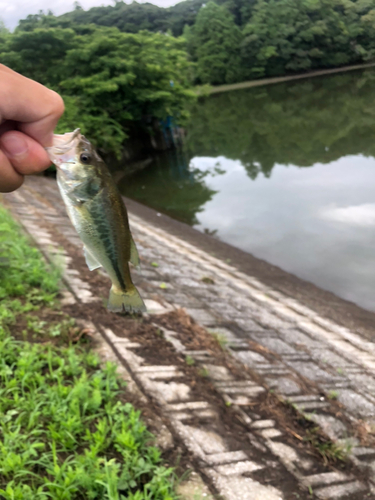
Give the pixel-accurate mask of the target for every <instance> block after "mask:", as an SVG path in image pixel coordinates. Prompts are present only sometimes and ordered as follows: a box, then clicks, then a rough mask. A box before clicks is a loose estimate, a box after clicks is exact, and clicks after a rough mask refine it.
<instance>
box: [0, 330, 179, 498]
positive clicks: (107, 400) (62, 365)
mask: <svg viewBox="0 0 375 500" xmlns="http://www.w3.org/2000/svg"><path fill="white" fill-rule="evenodd" d="M115 369H116V368H115V366H114V365H111V364H108V365H107V366H106V367H105V368H104V369H99V368H98V360H97V359H96V357H95V356H93V355H92V354H91V353H85V352H84V351H82V350H81V349H80V348H78V347H73V346H71V347H68V348H57V347H51V346H48V345H47V346H46V345H43V344H34V345H32V344H28V343H24V342H18V341H16V340H14V339H12V338H11V337H9V336H7V335H6V334H5V333H4V332H2V333H0V425H1V429H2V438H1V442H0V495H1V496H2V498H4V500H13V499H16V498H19V499H23V500H32V499H38V500H47V499H48V498H54V499H56V500H58V499H61V500H75V499H77V500H78V499H79V498H87V499H98V500H99V499H111V500H121V499H125V498H126V499H133V500H151V499H153V500H157V499H159V500H166V499H169V500H173V499H174V498H176V497H175V495H174V493H173V491H172V482H171V475H172V470H171V469H166V468H164V467H162V466H161V465H160V452H159V450H157V449H156V448H154V447H152V446H148V445H147V443H148V442H149V441H150V437H151V436H150V434H149V432H148V431H147V430H146V427H145V425H144V424H143V423H142V422H141V420H140V413H139V412H138V411H136V410H134V408H133V407H132V405H130V404H129V403H126V404H123V403H120V402H119V401H118V394H119V388H120V383H119V380H118V379H117V377H116V374H115Z"/></svg>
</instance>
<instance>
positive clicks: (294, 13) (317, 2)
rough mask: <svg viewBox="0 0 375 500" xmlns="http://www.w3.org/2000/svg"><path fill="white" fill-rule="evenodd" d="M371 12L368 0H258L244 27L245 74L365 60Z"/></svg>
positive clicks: (368, 53) (277, 72)
mask: <svg viewBox="0 0 375 500" xmlns="http://www.w3.org/2000/svg"><path fill="white" fill-rule="evenodd" d="M370 12H371V6H370V3H369V2H366V3H365V2H363V1H361V0H360V1H359V2H355V1H352V0H333V1H332V0H314V1H312V0H258V2H257V5H256V6H255V8H254V11H253V16H252V18H251V19H250V21H249V23H248V24H247V25H246V27H245V28H244V31H243V34H244V41H243V43H242V56H243V60H244V64H245V65H246V67H247V68H248V70H249V76H256V77H259V76H274V75H282V74H285V73H288V72H289V73H290V72H302V71H305V70H310V69H317V68H326V67H335V66H343V65H345V64H352V63H357V62H361V61H362V60H366V59H368V58H369V57H371V56H372V55H373V50H374V48H375V40H374V38H372V40H371V37H372V34H373V31H372V30H373V26H372V28H371V27H370V25H371V21H369V22H368V20H369V18H371V17H372V15H370ZM364 15H367V17H365V20H363V16H364ZM369 16H370V17H369ZM366 19H367V20H366ZM371 33H372V34H371Z"/></svg>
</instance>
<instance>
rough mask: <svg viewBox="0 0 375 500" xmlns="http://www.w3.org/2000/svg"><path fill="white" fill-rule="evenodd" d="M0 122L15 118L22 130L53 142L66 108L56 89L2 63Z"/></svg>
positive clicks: (41, 139)
mask: <svg viewBox="0 0 375 500" xmlns="http://www.w3.org/2000/svg"><path fill="white" fill-rule="evenodd" d="M0 95H1V99H0V123H1V122H2V121H5V120H14V121H16V122H17V123H18V127H17V128H18V130H20V131H22V132H24V133H25V134H27V135H29V136H30V137H32V138H33V139H35V140H36V141H38V142H39V143H40V144H42V145H43V146H51V145H52V138H53V130H54V129H55V127H56V125H57V122H58V120H59V118H60V116H61V115H62V114H63V112H64V103H63V100H62V98H61V97H60V96H59V95H58V94H57V93H56V92H54V91H53V90H50V89H48V88H47V87H44V86H43V85H41V84H40V83H37V82H35V81H34V80H30V79H29V78H26V77H24V76H22V75H20V74H18V73H16V72H15V71H12V70H11V69H9V68H7V67H6V66H3V65H2V64H0Z"/></svg>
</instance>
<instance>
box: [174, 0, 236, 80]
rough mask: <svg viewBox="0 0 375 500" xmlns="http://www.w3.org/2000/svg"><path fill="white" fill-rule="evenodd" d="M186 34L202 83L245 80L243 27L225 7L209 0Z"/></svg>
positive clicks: (198, 76)
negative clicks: (241, 52) (242, 66)
mask: <svg viewBox="0 0 375 500" xmlns="http://www.w3.org/2000/svg"><path fill="white" fill-rule="evenodd" d="M184 33H185V37H186V38H187V40H188V43H189V45H188V46H189V47H190V50H191V52H192V56H193V59H194V60H196V62H197V78H198V79H199V80H200V81H201V82H202V83H212V84H220V83H232V82H237V81H239V80H241V77H242V74H241V58H240V50H239V47H240V43H241V39H242V35H241V30H240V28H239V27H238V26H237V25H236V24H235V22H234V19H233V17H232V15H231V14H230V13H229V12H228V11H227V9H226V8H225V7H222V6H220V5H218V4H216V3H215V2H212V1H211V2H209V3H208V4H207V5H206V6H204V7H203V8H201V9H200V11H199V13H198V16H197V19H196V22H195V25H194V26H193V27H192V28H191V29H190V30H188V31H187V30H185V32H184Z"/></svg>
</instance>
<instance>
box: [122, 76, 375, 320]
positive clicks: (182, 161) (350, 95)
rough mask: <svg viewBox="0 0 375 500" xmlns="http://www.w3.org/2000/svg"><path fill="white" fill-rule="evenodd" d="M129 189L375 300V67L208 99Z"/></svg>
mask: <svg viewBox="0 0 375 500" xmlns="http://www.w3.org/2000/svg"><path fill="white" fill-rule="evenodd" d="M187 130H188V140H187V144H186V148H185V151H175V152H172V153H169V154H164V155H161V156H160V157H158V158H156V159H155V161H154V163H153V164H152V165H151V166H150V167H149V168H147V169H145V170H143V171H142V172H139V173H138V174H136V175H134V176H132V177H130V178H125V179H123V181H122V182H121V185H120V187H121V189H122V192H123V193H124V194H125V195H127V196H130V197H132V198H134V199H136V200H138V201H140V202H142V203H145V204H147V205H149V206H152V207H154V208H155V209H157V210H159V211H162V212H165V213H168V214H169V215H171V216H172V217H174V218H177V219H179V220H182V221H184V222H187V223H188V224H190V225H193V226H194V227H196V228H197V229H199V230H201V231H205V232H207V233H210V234H213V235H215V236H216V237H217V238H219V239H221V240H223V241H226V242H228V243H230V244H231V245H233V246H236V247H238V248H241V249H242V250H245V251H247V252H250V253H251V254H253V255H255V256H257V257H259V258H262V259H264V260H266V261H268V262H270V263H272V264H275V265H278V266H280V267H281V268H282V269H284V270H286V271H289V272H291V273H293V274H295V275H297V276H299V277H301V278H303V279H306V280H308V281H310V282H312V283H315V284H316V285H318V286H320V287H321V288H324V289H326V290H330V291H332V292H334V293H336V294H337V295H339V296H341V297H343V298H345V299H348V300H351V301H353V302H356V303H357V304H359V305H361V306H362V307H364V308H367V309H370V310H375V72H374V71H370V70H369V71H366V72H360V73H358V72H356V73H351V74H345V75H336V76H329V77H325V78H319V79H311V80H306V81H302V82H296V83H288V84H280V85H275V86H270V87H262V88H255V89H248V90H241V91H234V92H229V93H225V94H219V95H214V96H211V97H209V98H206V99H205V100H203V101H200V102H199V103H198V104H197V105H196V106H195V108H194V109H193V112H192V117H191V121H190V123H189V125H188V127H187Z"/></svg>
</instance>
